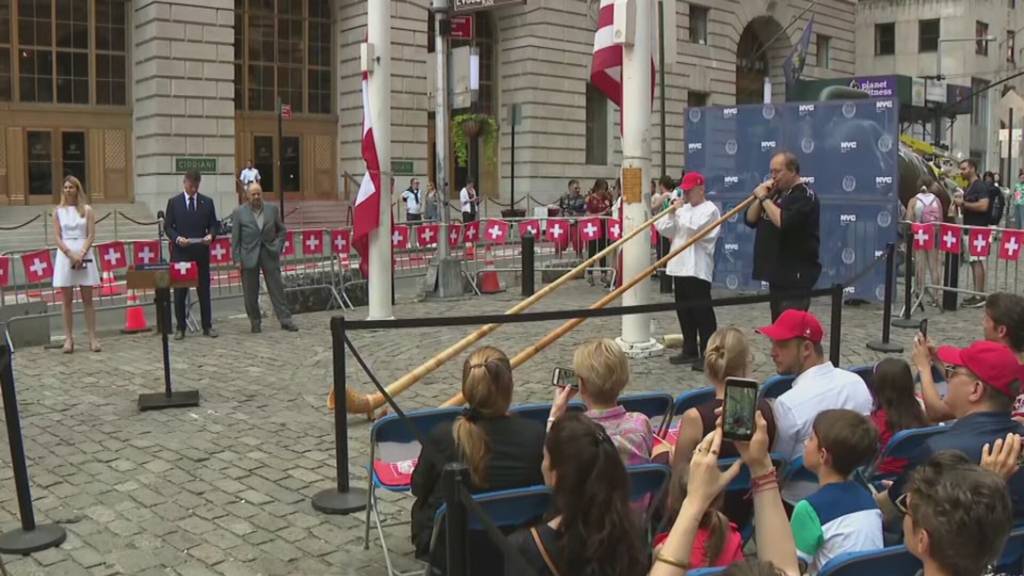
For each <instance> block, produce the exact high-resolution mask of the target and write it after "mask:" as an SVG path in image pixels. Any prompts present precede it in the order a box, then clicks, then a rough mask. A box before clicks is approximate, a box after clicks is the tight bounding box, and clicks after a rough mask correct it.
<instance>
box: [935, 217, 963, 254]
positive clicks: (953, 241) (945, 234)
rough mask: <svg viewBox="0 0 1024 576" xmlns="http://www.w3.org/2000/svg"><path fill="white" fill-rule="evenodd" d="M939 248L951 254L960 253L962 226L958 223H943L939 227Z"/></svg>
mask: <svg viewBox="0 0 1024 576" xmlns="http://www.w3.org/2000/svg"><path fill="white" fill-rule="evenodd" d="M939 250H942V251H943V252H949V253H950V254H959V253H960V227H959V226H957V225H956V224H943V225H942V226H941V227H939Z"/></svg>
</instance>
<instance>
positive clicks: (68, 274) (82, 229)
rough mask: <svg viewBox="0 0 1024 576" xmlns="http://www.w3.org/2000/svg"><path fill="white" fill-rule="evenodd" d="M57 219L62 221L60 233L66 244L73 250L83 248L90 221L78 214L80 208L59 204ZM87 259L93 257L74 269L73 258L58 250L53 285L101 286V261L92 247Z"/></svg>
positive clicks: (66, 286) (54, 265) (58, 286)
mask: <svg viewBox="0 0 1024 576" xmlns="http://www.w3.org/2000/svg"><path fill="white" fill-rule="evenodd" d="M57 220H58V221H59V222H60V233H61V238H63V239H64V244H65V245H67V247H68V248H69V249H70V250H71V251H72V252H75V251H78V250H81V249H82V246H84V245H85V239H86V237H87V236H88V227H89V223H88V221H87V220H86V219H85V218H84V217H83V216H79V215H78V210H76V209H75V207H74V206H58V207H57ZM85 259H86V260H89V259H91V260H92V262H88V263H86V264H85V268H84V269H81V270H72V269H71V260H70V259H68V257H67V256H65V255H64V253H63V252H61V251H60V250H57V258H56V260H55V261H54V263H53V287H54V288H68V287H72V286H99V283H100V272H99V264H100V262H99V260H97V259H96V257H95V254H94V253H93V250H92V248H89V253H88V254H87V255H86V256H85Z"/></svg>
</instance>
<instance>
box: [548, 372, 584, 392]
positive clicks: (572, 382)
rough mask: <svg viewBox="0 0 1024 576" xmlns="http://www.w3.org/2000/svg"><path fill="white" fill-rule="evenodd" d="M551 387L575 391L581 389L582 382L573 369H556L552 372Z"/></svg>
mask: <svg viewBox="0 0 1024 576" xmlns="http://www.w3.org/2000/svg"><path fill="white" fill-rule="evenodd" d="M551 385H552V386H557V387H559V388H565V387H569V388H572V389H573V390H579V389H580V380H579V378H577V377H576V372H575V371H574V370H572V369H571V368H555V369H554V370H552V371H551Z"/></svg>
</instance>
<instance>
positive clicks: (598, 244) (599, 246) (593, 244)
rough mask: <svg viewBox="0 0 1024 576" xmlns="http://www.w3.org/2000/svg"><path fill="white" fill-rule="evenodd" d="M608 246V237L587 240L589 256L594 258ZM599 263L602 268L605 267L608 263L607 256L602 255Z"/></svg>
mask: <svg viewBox="0 0 1024 576" xmlns="http://www.w3.org/2000/svg"><path fill="white" fill-rule="evenodd" d="M607 247H608V239H607V238H600V239H598V240H590V241H588V242H587V258H593V257H594V255H595V254H597V253H598V252H600V251H601V250H604V249H605V248H607ZM597 265H598V266H600V267H601V268H604V267H605V266H607V265H608V261H607V259H606V257H604V256H602V257H601V259H600V260H598V262H597ZM603 273H604V272H602V274H603Z"/></svg>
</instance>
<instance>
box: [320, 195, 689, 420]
mask: <svg viewBox="0 0 1024 576" xmlns="http://www.w3.org/2000/svg"><path fill="white" fill-rule="evenodd" d="M671 210H672V207H671V206H670V207H668V208H666V209H665V210H663V211H661V212H659V213H658V214H657V215H655V216H652V217H651V218H650V219H648V220H647V221H646V222H644V223H643V224H641V225H639V226H637V227H636V228H635V229H633V231H632V232H630V233H629V234H626V235H624V236H623V237H622V238H619V239H618V240H616V241H615V242H614V243H612V244H610V245H609V246H608V247H607V248H605V249H604V250H601V251H600V252H598V253H597V254H594V255H593V256H592V257H590V258H587V259H586V260H584V261H583V262H582V263H580V265H579V266H576V267H575V268H573V269H572V270H571V271H570V272H568V273H567V274H565V275H563V276H561V277H560V278H558V279H557V280H555V281H554V282H552V283H551V284H548V285H547V286H545V287H544V288H542V289H541V290H540V291H538V292H537V293H535V294H534V295H533V296H530V297H529V298H527V299H525V300H523V301H522V302H519V303H518V304H516V305H515V306H513V307H511V308H509V309H508V310H506V311H505V314H519V313H520V312H522V311H523V310H526V309H527V308H529V307H530V306H533V305H534V304H536V303H537V302H539V301H540V300H541V299H542V298H544V297H545V296H547V295H548V294H551V293H552V292H554V291H555V290H558V289H559V288H560V287H562V286H563V285H565V284H566V283H567V282H569V280H571V279H572V278H573V277H575V276H576V275H577V274H580V273H581V272H584V271H585V270H586V269H587V268H589V267H590V266H591V265H592V264H594V263H595V262H597V261H598V260H600V259H601V258H603V257H605V256H607V255H609V254H611V252H612V251H613V250H615V249H616V248H618V247H619V246H622V245H623V244H624V243H626V242H628V241H629V240H631V239H632V238H634V237H636V236H637V235H638V234H640V233H641V232H643V231H644V230H647V229H649V228H650V227H651V225H652V224H654V223H655V222H657V221H658V219H659V218H661V217H662V216H664V215H666V214H668V213H669V212H670V211H671ZM499 326H501V324H484V325H483V326H481V327H480V328H477V329H476V330H475V331H474V332H473V333H471V334H470V335H468V336H466V337H465V338H463V339H462V340H459V341H458V342H456V343H455V344H452V345H451V346H449V347H448V348H447V349H445V350H443V351H441V352H439V353H438V354H436V355H435V356H434V357H433V358H431V359H430V360H427V361H426V362H424V363H423V364H420V365H419V366H418V367H417V368H416V369H415V370H412V371H411V372H408V373H407V374H405V375H404V376H402V377H401V378H399V379H398V380H395V381H394V382H392V383H391V384H388V386H387V388H386V390H387V392H388V395H389V396H397V395H399V394H401V393H402V392H404V391H405V390H406V389H408V388H409V387H410V386H412V385H413V384H415V383H416V382H419V381H420V380H422V379H423V377H424V376H426V375H427V374H430V373H431V372H433V371H434V370H437V369H438V368H440V367H441V366H442V365H443V364H444V363H445V362H447V361H449V360H451V359H452V358H454V357H455V356H457V355H458V354H459V353H461V352H462V351H463V350H466V349H467V348H469V347H470V346H472V345H473V344H476V343H477V342H479V341H480V340H481V339H483V337H484V336H487V335H488V334H490V333H491V332H494V331H495V330H497V329H498V327H499ZM384 403H385V400H384V395H383V394H381V393H380V392H375V393H373V394H359V393H358V392H355V391H353V390H351V389H347V390H345V409H346V410H348V412H349V413H350V414H372V413H373V411H374V410H377V409H378V408H380V407H381V406H383V405H384ZM334 406H335V399H334V389H333V388H332V389H331V391H330V393H329V394H328V396H327V408H328V409H330V410H334Z"/></svg>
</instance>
